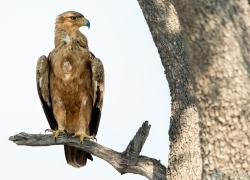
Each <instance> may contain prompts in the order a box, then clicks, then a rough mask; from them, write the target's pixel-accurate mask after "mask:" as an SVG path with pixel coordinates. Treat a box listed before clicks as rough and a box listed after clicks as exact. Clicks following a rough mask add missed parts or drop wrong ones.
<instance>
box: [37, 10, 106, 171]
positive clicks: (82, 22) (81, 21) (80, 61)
mask: <svg viewBox="0 0 250 180" xmlns="http://www.w3.org/2000/svg"><path fill="white" fill-rule="evenodd" d="M89 25H90V24H89V21H88V20H87V19H85V18H84V16H83V15H81V14H80V13H78V12H74V11H68V12H65V13H63V14H61V15H59V16H58V17H57V19H56V27H55V48H54V50H52V52H51V53H50V54H49V56H48V58H47V57H46V56H41V57H40V58H39V60H38V63H37V89H38V94H39V97H40V99H41V102H42V105H43V109H44V112H45V115H46V117H47V119H48V122H49V125H50V128H51V129H52V131H53V134H54V137H55V138H57V137H58V135H59V134H60V133H63V132H64V131H66V132H67V133H69V134H73V135H74V136H79V138H80V141H81V142H82V141H83V139H84V138H91V139H93V138H95V136H96V134H97V130H98V126H99V122H100V117H101V109H102V104H103V93H104V69H103V65H102V62H101V61H100V59H98V58H96V57H95V56H94V55H93V54H92V53H91V52H90V51H89V48H88V42H87V39H86V37H85V36H84V35H83V34H82V33H81V32H80V31H79V28H80V27H81V26H89ZM64 149H65V157H66V160H67V162H68V163H69V164H71V165H72V166H74V167H81V166H84V165H85V164H86V160H87V158H89V159H92V157H91V155H90V154H88V153H86V152H84V151H82V150H80V149H77V148H75V147H72V146H67V145H65V146H64Z"/></svg>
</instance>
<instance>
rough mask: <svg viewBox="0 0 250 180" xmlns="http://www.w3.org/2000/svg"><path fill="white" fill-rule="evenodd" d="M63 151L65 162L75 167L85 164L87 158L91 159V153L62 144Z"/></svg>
mask: <svg viewBox="0 0 250 180" xmlns="http://www.w3.org/2000/svg"><path fill="white" fill-rule="evenodd" d="M64 153H65V158H66V160H67V163H68V164H70V165H71V166H73V167H76V168H80V167H82V166H85V165H86V163H87V159H90V160H93V158H92V156H91V154H89V153H87V152H85V151H83V150H82V149H79V148H75V147H73V146H68V145H64Z"/></svg>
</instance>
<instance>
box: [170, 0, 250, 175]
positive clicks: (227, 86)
mask: <svg viewBox="0 0 250 180" xmlns="http://www.w3.org/2000/svg"><path fill="white" fill-rule="evenodd" d="M174 5H175V7H176V10H177V12H178V16H179V19H180V24H181V27H182V34H183V37H184V40H185V47H186V49H187V52H188V56H189V59H190V64H191V65H190V67H191V72H192V75H193V82H194V83H193V84H194V89H195V95H196V97H197V100H198V101H197V105H198V110H199V115H200V119H201V129H202V130H201V149H202V159H203V176H202V177H203V179H213V177H219V178H223V179H232V178H235V177H236V178H240V177H244V176H247V175H248V177H249V176H250V131H249V129H248V128H249V127H250V120H249V118H250V98H249V97H250V79H249V78H250V19H249V17H250V9H249V6H248V4H247V1H245V0H238V1H234V0H229V1H217V0H208V1H202V0H174ZM249 178H250V177H249Z"/></svg>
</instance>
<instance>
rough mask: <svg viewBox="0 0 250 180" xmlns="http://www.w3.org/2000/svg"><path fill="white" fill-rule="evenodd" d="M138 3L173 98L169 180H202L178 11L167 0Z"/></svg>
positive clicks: (196, 132) (192, 98) (194, 112)
mask: <svg viewBox="0 0 250 180" xmlns="http://www.w3.org/2000/svg"><path fill="white" fill-rule="evenodd" d="M138 2H139V4H140V6H141V9H142V11H143V14H144V17H145V19H146V21H147V23H148V25H149V28H150V31H151V33H152V36H153V39H154V42H155V44H156V46H157V48H158V51H159V54H160V57H161V60H162V64H163V66H164V68H165V74H166V77H167V80H168V83H169V87H170V94H171V98H172V99H171V103H172V109H171V111H172V115H171V118H170V130H169V136H170V154H169V166H168V169H167V179H176V180H180V179H182V180H185V179H186V180H190V179H192V180H196V179H201V169H202V167H201V166H202V163H201V157H200V144H199V143H200V142H199V125H198V121H199V119H198V112H197V110H196V105H195V98H194V92H193V89H192V83H191V77H190V70H189V65H188V57H187V55H186V54H185V51H184V46H183V40H182V36H181V33H180V25H179V21H178V18H177V16H176V12H175V9H174V7H173V5H172V4H171V3H170V2H169V1H164V0H150V1H148V0H138ZM161 141H164V137H163V139H162V140H161Z"/></svg>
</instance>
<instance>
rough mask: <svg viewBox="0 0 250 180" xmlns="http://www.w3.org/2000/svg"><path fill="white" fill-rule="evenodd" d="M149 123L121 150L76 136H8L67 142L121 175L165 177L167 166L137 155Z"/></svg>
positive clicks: (37, 142) (29, 142)
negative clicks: (111, 167) (82, 140)
mask: <svg viewBox="0 0 250 180" xmlns="http://www.w3.org/2000/svg"><path fill="white" fill-rule="evenodd" d="M149 130H150V125H148V122H147V121H146V122H144V123H143V125H142V127H140V128H139V130H138V131H137V133H136V135H135V136H134V138H133V139H132V140H131V141H130V143H129V144H128V146H127V148H126V150H125V151H124V152H122V153H120V152H117V151H114V150H112V149H109V148H107V147H104V146H102V145H100V144H98V143H96V142H93V141H88V140H84V142H83V143H82V144H80V143H79V139H78V138H73V137H70V136H67V135H65V134H64V135H62V136H59V137H58V139H57V140H56V141H55V139H54V138H53V136H52V135H44V134H27V133H19V134H16V135H14V136H11V137H10V138H9V140H10V141H13V142H14V143H16V144H17V145H25V146H51V145H64V144H67V145H70V146H74V147H77V148H80V149H83V150H84V151H86V152H88V153H91V154H93V155H95V156H97V157H99V158H101V159H103V160H105V161H107V162H108V163H109V164H111V165H112V166H113V167H114V168H115V169H116V170H117V171H118V172H120V173H121V174H125V173H134V174H140V175H142V176H145V177H147V178H148V179H150V180H166V167H165V166H164V165H162V164H161V163H160V161H158V160H156V159H153V158H149V157H147V156H141V155H139V154H140V152H141V150H142V147H143V145H144V143H145V141H146V139H147V137H148V134H149Z"/></svg>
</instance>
